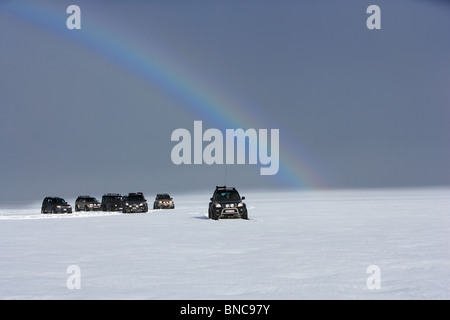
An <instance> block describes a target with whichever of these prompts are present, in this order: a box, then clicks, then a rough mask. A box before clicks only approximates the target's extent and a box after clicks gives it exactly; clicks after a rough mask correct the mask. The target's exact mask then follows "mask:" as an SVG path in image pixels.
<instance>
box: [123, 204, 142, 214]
mask: <svg viewBox="0 0 450 320" xmlns="http://www.w3.org/2000/svg"><path fill="white" fill-rule="evenodd" d="M137 212H148V207H147V206H133V205H131V206H125V207H124V208H123V213H137Z"/></svg>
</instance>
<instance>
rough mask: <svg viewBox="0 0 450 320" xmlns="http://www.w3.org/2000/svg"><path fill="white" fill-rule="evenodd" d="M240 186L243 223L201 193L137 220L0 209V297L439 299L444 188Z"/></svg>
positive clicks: (444, 294)
mask: <svg viewBox="0 0 450 320" xmlns="http://www.w3.org/2000/svg"><path fill="white" fill-rule="evenodd" d="M240 191H241V193H242V194H243V195H244V196H246V203H247V206H248V207H249V216H250V220H248V221H246V220H219V221H212V220H209V219H207V204H208V200H209V198H210V196H211V194H212V191H211V192H210V193H201V194H200V193H199V194H195V195H176V194H173V196H174V200H175V204H176V209H175V210H151V211H149V212H148V213H140V214H122V213H104V212H98V213H85V212H80V213H78V212H74V213H73V214H72V215H61V214H60V215H42V214H40V204H39V203H38V204H33V205H29V206H22V208H19V207H15V208H7V207H8V206H6V205H4V207H5V208H2V209H0V298H1V299H449V298H450V252H449V243H450V190H449V189H409V190H387V189H386V190H360V191H355V190H353V191H351V190H347V191H307V192H305V191H303V192H288V193H283V192H276V193H268V192H265V193H258V192H246V191H245V190H240ZM147 199H148V200H149V203H152V201H153V195H150V194H147ZM70 203H71V204H72V205H73V203H74V201H73V200H72V201H70ZM72 265H75V266H76V267H75V268H78V269H77V270H79V271H80V273H79V274H78V273H77V272H75V271H72V270H73V269H70V268H69V266H72ZM369 266H376V268H379V269H377V270H378V271H379V272H378V271H371V270H372V269H369V273H368V272H367V270H368V267H369ZM68 268H69V272H67V271H68ZM368 279H369V286H370V285H371V284H374V283H377V284H379V289H369V287H368ZM68 280H69V281H68ZM78 281H79V282H78ZM68 282H69V287H70V286H71V285H70V284H72V285H74V284H76V283H77V284H79V285H80V288H79V289H69V288H68V285H67V283H68Z"/></svg>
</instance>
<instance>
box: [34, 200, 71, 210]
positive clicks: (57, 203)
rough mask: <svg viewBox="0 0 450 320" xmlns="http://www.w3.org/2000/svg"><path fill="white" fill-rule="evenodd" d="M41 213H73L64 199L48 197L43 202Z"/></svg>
mask: <svg viewBox="0 0 450 320" xmlns="http://www.w3.org/2000/svg"><path fill="white" fill-rule="evenodd" d="M41 213H72V206H71V205H70V204H68V203H67V202H66V200H64V199H63V198H59V197H46V198H45V199H44V201H43V202H42V208H41Z"/></svg>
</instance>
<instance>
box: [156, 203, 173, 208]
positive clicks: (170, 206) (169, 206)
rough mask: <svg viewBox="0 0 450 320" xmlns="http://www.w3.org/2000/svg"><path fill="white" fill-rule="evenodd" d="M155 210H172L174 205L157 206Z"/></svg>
mask: <svg viewBox="0 0 450 320" xmlns="http://www.w3.org/2000/svg"><path fill="white" fill-rule="evenodd" d="M156 208H158V209H174V208H175V205H174V204H164V203H163V204H157V205H156Z"/></svg>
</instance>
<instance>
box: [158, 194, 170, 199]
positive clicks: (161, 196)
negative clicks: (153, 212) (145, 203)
mask: <svg viewBox="0 0 450 320" xmlns="http://www.w3.org/2000/svg"><path fill="white" fill-rule="evenodd" d="M157 198H158V200H164V199H167V200H170V196H169V195H168V194H159V195H158V197H157Z"/></svg>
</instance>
